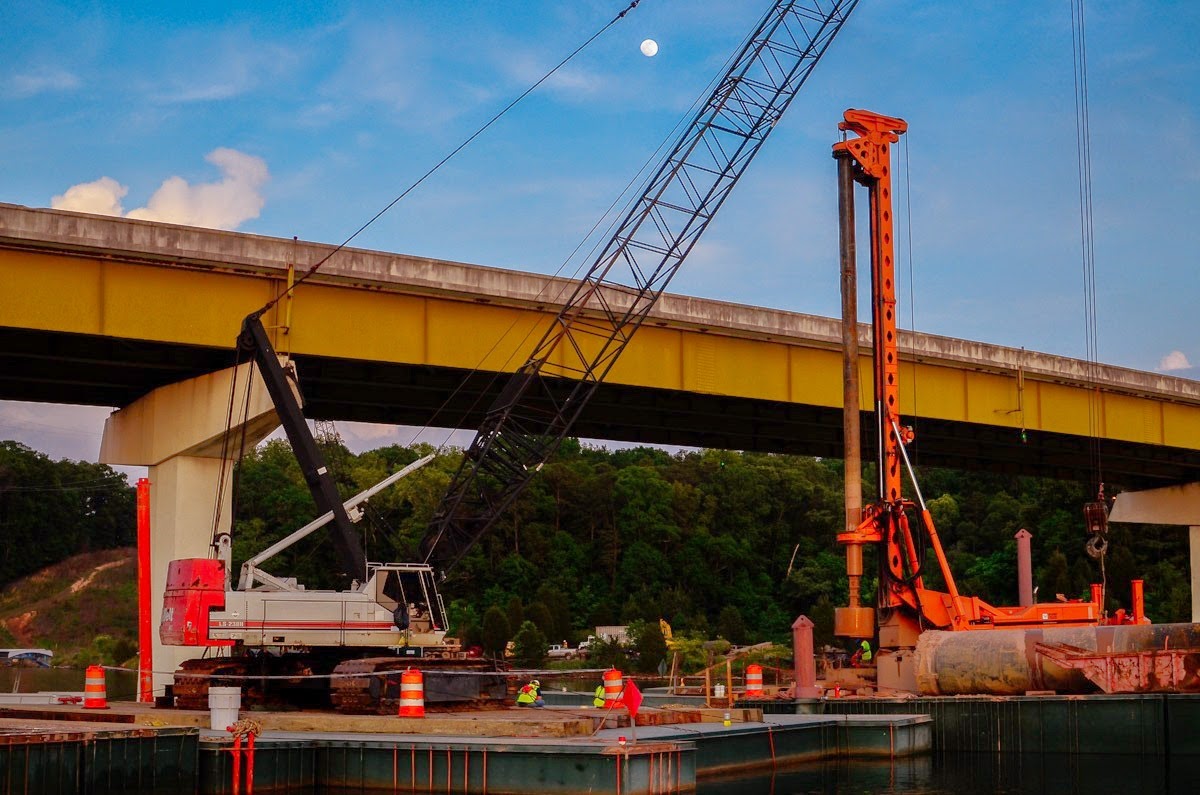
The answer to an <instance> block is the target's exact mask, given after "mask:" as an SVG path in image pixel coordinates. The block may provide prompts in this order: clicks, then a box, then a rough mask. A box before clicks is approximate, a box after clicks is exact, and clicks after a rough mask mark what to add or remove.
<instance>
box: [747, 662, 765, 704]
mask: <svg viewBox="0 0 1200 795" xmlns="http://www.w3.org/2000/svg"><path fill="white" fill-rule="evenodd" d="M745 697H746V698H762V697H763V689H762V666H761V665H747V666H746V693H745Z"/></svg>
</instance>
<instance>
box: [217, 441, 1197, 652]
mask: <svg viewBox="0 0 1200 795" xmlns="http://www.w3.org/2000/svg"><path fill="white" fill-rule="evenodd" d="M323 447H324V450H325V453H326V456H327V458H328V459H329V461H330V468H331V470H332V471H334V472H335V473H336V476H337V478H338V481H339V484H340V487H341V489H342V492H343V494H344V496H347V497H348V496H349V495H351V494H353V493H356V492H358V491H361V490H363V489H365V488H367V487H369V486H370V485H372V484H374V483H375V482H377V481H379V480H381V479H382V478H383V477H385V476H386V475H387V474H388V473H390V472H394V471H396V470H397V469H399V468H400V467H402V466H404V465H406V464H408V463H410V462H412V461H414V460H416V459H417V458H418V457H420V456H422V455H425V454H426V453H428V452H432V449H431V448H429V447H427V446H421V445H418V446H415V447H411V448H410V447H399V446H392V447H385V448H381V449H378V450H373V451H369V452H364V453H361V454H358V455H354V454H352V453H350V452H349V451H348V450H346V448H345V447H344V446H342V445H341V444H340V443H339V442H338V441H337V440H336V438H331V439H326V440H324V442H323ZM459 455H460V453H458V452H457V451H455V452H451V453H449V454H442V455H439V456H438V457H437V458H436V459H435V460H434V462H433V463H431V464H429V465H427V466H425V467H424V468H422V469H420V470H418V471H417V472H416V473H414V474H412V475H410V476H409V477H407V478H405V479H403V480H402V481H400V482H399V483H398V484H397V485H396V486H395V487H393V488H391V489H389V490H387V491H386V492H384V493H382V494H380V495H378V496H377V497H375V498H373V499H372V500H371V503H370V505H369V506H368V509H367V515H366V517H365V518H364V520H363V522H362V523H360V527H361V528H362V529H363V533H364V541H365V545H366V548H367V553H368V558H369V559H370V560H376V561H404V560H413V559H415V555H416V549H417V545H418V543H419V541H420V539H421V537H422V535H423V534H424V532H425V528H426V525H427V523H428V521H429V518H430V517H431V516H432V514H433V512H434V509H435V508H436V506H437V504H438V502H439V500H440V499H441V497H442V494H443V493H444V492H445V489H446V486H447V484H448V483H449V481H450V479H451V477H452V475H453V473H454V471H455V469H456V468H457V466H458V462H459ZM863 474H864V483H863V493H864V494H865V495H869V494H871V488H872V484H873V482H874V473H873V469H872V467H871V466H870V465H868V466H867V467H866V468H865V469H864V473H863ZM919 477H920V479H921V486H922V491H923V493H924V494H925V495H926V497H927V498H928V499H929V507H930V511H931V513H932V514H933V516H934V519H935V522H936V524H937V526H938V529H939V534H940V535H941V536H942V539H943V543H944V544H945V546H946V552H947V557H948V559H949V563H950V566H951V570H952V571H953V572H954V574H955V577H956V580H957V582H958V586H959V590H960V591H961V592H962V593H964V594H971V595H977V596H979V597H981V598H983V599H984V600H986V601H988V602H990V603H992V604H995V605H1015V604H1016V603H1017V584H1016V545H1015V541H1014V538H1013V536H1014V535H1015V534H1016V532H1017V531H1018V530H1020V529H1022V528H1024V529H1027V530H1028V531H1029V532H1030V533H1032V534H1033V556H1034V562H1035V586H1036V587H1037V588H1038V598H1039V600H1042V601H1053V600H1054V599H1055V598H1056V596H1057V595H1059V594H1061V595H1062V596H1063V597H1064V598H1086V597H1087V596H1088V586H1089V584H1090V583H1092V582H1099V581H1100V580H1101V572H1100V565H1099V563H1098V561H1096V560H1094V559H1092V558H1091V557H1089V556H1088V555H1087V554H1085V551H1084V542H1085V541H1086V538H1087V536H1086V533H1085V527H1084V522H1083V513H1082V508H1083V505H1084V503H1085V502H1087V501H1088V500H1089V499H1091V496H1090V495H1089V494H1087V493H1086V491H1085V487H1084V486H1083V485H1082V484H1077V483H1072V482H1064V481H1056V480H1049V479H1041V478H1033V477H1017V476H1003V475H991V474H986V473H980V472H962V471H955V470H944V469H933V468H925V469H923V470H921V471H920V472H919ZM237 493H238V495H239V496H238V498H237V504H236V506H235V516H236V527H235V533H234V557H235V565H236V564H237V563H239V562H240V561H241V560H244V559H245V558H246V557H248V556H249V555H252V554H254V553H255V552H256V551H258V550H261V549H263V548H264V547H265V546H266V545H267V544H269V543H271V542H272V541H273V540H275V539H276V538H278V537H281V536H282V535H283V534H284V533H286V532H289V531H290V530H292V529H294V528H296V527H299V526H301V525H302V524H304V523H305V522H306V521H308V520H309V519H310V518H311V517H312V515H313V514H314V512H315V507H314V506H313V504H312V501H311V498H310V497H309V495H308V490H307V488H306V487H305V486H304V482H303V479H302V477H301V476H300V472H299V469H298V467H297V465H296V463H295V459H294V457H293V456H292V454H291V451H290V449H289V448H288V445H287V443H286V442H282V441H276V442H268V443H267V444H265V445H263V446H260V447H259V448H258V449H257V450H255V451H254V452H253V453H252V454H251V455H250V456H249V457H248V458H246V459H245V460H244V461H243V463H242V465H241V467H240V468H239V488H238V492H237ZM842 495H843V465H842V462H841V461H840V460H836V459H816V458H807V457H801V456H787V455H772V454H762V453H743V452H731V451H721V450H701V451H683V452H678V453H670V452H666V451H663V450H660V449H654V448H641V447H639V448H633V449H621V450H608V449H604V448H599V447H593V446H589V445H583V444H580V443H579V442H578V441H577V440H567V442H566V443H564V444H563V445H562V446H561V448H560V449H559V450H558V451H557V453H556V454H555V455H554V456H553V458H552V459H551V460H550V461H548V462H547V463H546V465H545V466H544V467H543V468H542V470H541V472H540V473H539V475H538V476H537V477H536V478H534V479H533V481H532V482H531V483H530V485H529V487H528V488H527V489H526V491H525V492H524V493H523V494H522V495H521V497H520V498H519V499H518V500H517V501H516V503H515V504H514V506H513V507H512V508H511V509H510V510H509V511H508V512H507V513H506V514H505V515H504V516H502V517H501V518H500V519H499V521H498V522H497V523H496V525H495V526H494V527H493V528H492V530H491V531H490V532H489V533H487V534H486V535H485V536H484V537H483V538H482V539H481V540H480V542H479V543H478V544H476V545H475V547H474V548H472V549H471V551H470V552H469V553H468V554H467V555H466V556H465V557H464V558H463V559H462V560H461V561H460V562H459V564H458V565H457V567H456V568H455V569H454V570H453V571H451V572H450V574H449V577H448V579H447V581H446V582H445V584H444V586H443V588H442V590H443V595H444V597H445V599H446V601H447V604H448V605H449V611H450V614H451V623H452V627H451V630H452V631H454V632H456V633H458V634H460V635H466V636H468V638H469V639H471V640H477V641H483V639H484V638H485V637H486V638H487V639H488V640H489V641H490V643H491V644H493V645H494V644H495V643H497V642H498V640H497V639H498V638H500V637H501V636H504V637H505V638H506V639H508V640H512V639H514V638H517V636H518V634H519V632H520V630H521V628H522V627H523V626H524V625H525V624H526V622H529V623H531V624H532V625H533V626H534V627H535V628H536V629H537V630H538V632H539V634H540V635H541V636H542V638H543V640H544V642H550V643H557V642H560V641H562V640H568V641H570V642H571V643H572V644H574V643H575V642H577V641H579V640H581V639H583V638H584V637H586V635H587V634H588V632H589V628H594V627H595V626H598V625H609V624H634V625H635V626H639V627H640V626H645V627H647V628H653V629H647V630H646V631H647V633H648V634H650V635H653V633H654V631H655V630H656V629H657V627H658V620H659V619H660V618H663V619H666V620H667V621H668V622H669V623H670V624H671V626H672V627H673V629H674V630H675V633H676V635H689V634H690V635H692V636H706V637H717V636H720V637H723V638H725V639H726V640H728V641H730V642H732V643H749V642H759V641H764V640H774V641H779V642H786V641H788V640H789V639H790V636H791V629H790V628H791V624H792V621H794V620H795V618H796V616H798V615H801V614H805V615H808V616H809V617H810V618H811V619H813V621H814V622H816V625H817V638H818V640H819V641H821V642H829V641H832V640H833V637H832V615H833V608H834V607H835V606H837V605H841V604H845V601H846V576H845V558H844V553H843V551H842V549H841V548H840V547H839V546H838V544H837V543H836V541H835V536H836V535H837V533H838V532H840V531H841V530H842V523H843V516H844V507H843V496H842ZM1109 538H1110V546H1109V550H1108V556H1107V559H1106V565H1105V569H1106V574H1107V586H1108V589H1107V594H1108V599H1107V602H1108V604H1107V606H1108V608H1109V609H1110V610H1113V609H1116V608H1117V607H1119V606H1125V607H1128V594H1129V581H1130V580H1131V579H1133V578H1143V579H1145V580H1146V609H1147V612H1148V614H1149V615H1150V616H1151V618H1152V619H1153V620H1154V621H1156V622H1165V621H1186V620H1188V619H1189V616H1190V588H1189V584H1188V578H1187V554H1188V551H1187V534H1186V533H1185V532H1182V531H1181V530H1180V529H1179V528H1172V527H1162V526H1158V527H1156V526H1140V525H1112V528H1111V531H1110V535H1109ZM314 543H316V544H318V545H320V546H319V547H318V548H316V549H314V548H312V547H308V548H305V547H301V548H299V549H296V550H294V551H291V552H289V553H287V557H284V558H281V559H277V561H278V562H276V561H272V564H271V568H272V571H274V572H275V573H279V574H287V575H293V574H294V575H297V576H299V578H300V579H301V581H302V582H305V583H309V584H311V586H325V587H331V585H332V582H333V580H332V579H331V575H332V565H333V564H332V561H333V559H334V558H333V555H332V550H331V548H330V546H329V545H328V544H327V542H314ZM928 560H929V562H928V564H927V566H926V568H927V570H928V569H933V568H935V567H936V564H935V563H934V561H933V555H932V551H929V552H928ZM873 566H874V562H873V561H871V560H870V551H868V561H867V564H866V570H867V571H868V572H871V571H872V570H873ZM927 580H930V584H931V585H935V586H936V585H938V583H939V578H938V577H937V576H936V575H935V576H932V577H929V578H927ZM874 587H875V579H874V578H873V577H871V576H868V577H867V578H865V582H864V588H863V592H864V593H868V594H869V593H873V589H874ZM500 618H503V622H501V621H500ZM639 622H640V623H639ZM535 639H536V638H535Z"/></svg>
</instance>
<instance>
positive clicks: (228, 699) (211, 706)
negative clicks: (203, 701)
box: [208, 687, 242, 732]
mask: <svg viewBox="0 0 1200 795" xmlns="http://www.w3.org/2000/svg"><path fill="white" fill-rule="evenodd" d="M241 708H242V689H241V688H240V687H210V688H209V689H208V714H209V724H208V725H209V728H211V729H212V730H213V731H219V732H223V731H225V729H226V728H228V727H229V726H232V725H233V724H235V723H237V719H238V710H240V709H241Z"/></svg>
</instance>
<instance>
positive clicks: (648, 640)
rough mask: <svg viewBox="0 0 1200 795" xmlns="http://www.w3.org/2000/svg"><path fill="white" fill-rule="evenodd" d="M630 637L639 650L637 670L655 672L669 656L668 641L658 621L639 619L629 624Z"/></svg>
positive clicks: (637, 650)
mask: <svg viewBox="0 0 1200 795" xmlns="http://www.w3.org/2000/svg"><path fill="white" fill-rule="evenodd" d="M629 635H630V639H631V640H632V641H633V649H634V651H636V652H637V662H636V665H637V670H639V671H642V672H644V673H653V672H655V671H657V670H658V665H659V663H661V662H662V661H663V660H665V659H666V657H667V641H666V639H664V638H663V634H662V628H661V627H660V626H659V624H658V622H657V621H639V622H637V623H635V624H630V625H629Z"/></svg>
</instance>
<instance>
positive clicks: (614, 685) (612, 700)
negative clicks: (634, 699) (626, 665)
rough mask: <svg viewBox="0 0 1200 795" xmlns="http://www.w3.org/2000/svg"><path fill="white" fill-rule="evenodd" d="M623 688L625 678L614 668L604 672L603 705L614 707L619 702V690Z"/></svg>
mask: <svg viewBox="0 0 1200 795" xmlns="http://www.w3.org/2000/svg"><path fill="white" fill-rule="evenodd" d="M624 689H625V679H624V677H622V676H621V672H620V671H618V670H617V669H616V668H610V669H609V670H607V671H605V672H604V706H605V707H608V708H610V709H611V708H612V707H615V706H616V705H617V704H619V703H621V691H622V690H624Z"/></svg>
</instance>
